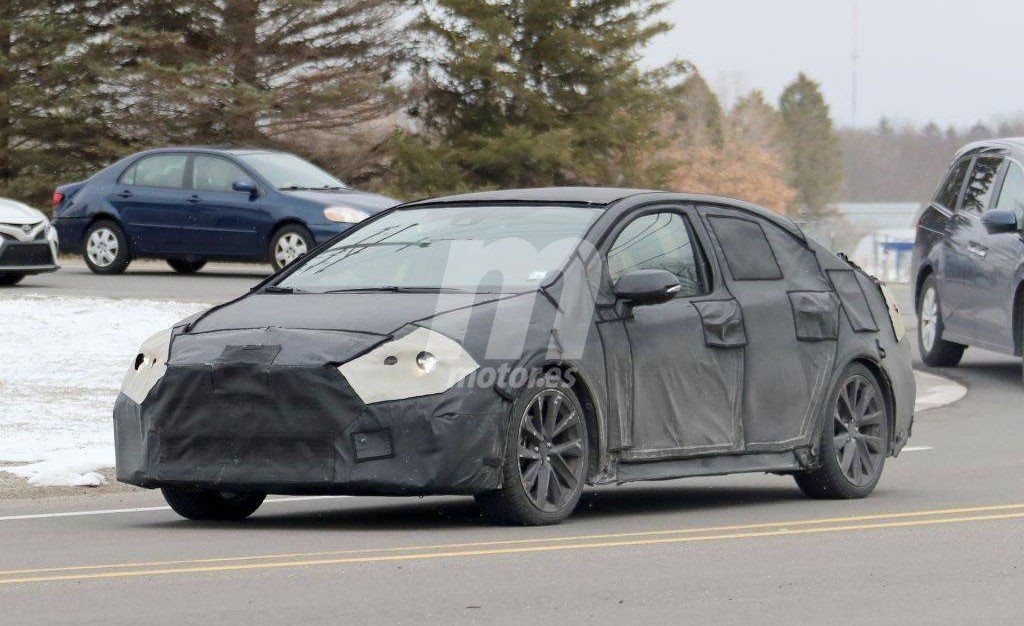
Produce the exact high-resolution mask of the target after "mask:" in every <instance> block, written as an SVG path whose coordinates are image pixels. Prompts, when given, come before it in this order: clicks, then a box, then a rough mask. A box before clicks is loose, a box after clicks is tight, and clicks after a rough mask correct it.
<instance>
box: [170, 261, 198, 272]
mask: <svg viewBox="0 0 1024 626" xmlns="http://www.w3.org/2000/svg"><path fill="white" fill-rule="evenodd" d="M167 264H168V265H170V266H171V268H172V269H173V270H174V271H175V272H178V273H179V274H195V273H196V272H198V271H199V270H201V269H203V266H204V265H206V259H167Z"/></svg>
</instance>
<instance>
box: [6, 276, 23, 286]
mask: <svg viewBox="0 0 1024 626" xmlns="http://www.w3.org/2000/svg"><path fill="white" fill-rule="evenodd" d="M23 278H25V275H24V274H0V287H11V286H13V285H17V284H18V283H20V282H21V280H22V279H23Z"/></svg>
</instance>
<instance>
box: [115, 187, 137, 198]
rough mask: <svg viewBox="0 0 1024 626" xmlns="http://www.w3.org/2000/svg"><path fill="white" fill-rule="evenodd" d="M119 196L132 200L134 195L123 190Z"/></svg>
mask: <svg viewBox="0 0 1024 626" xmlns="http://www.w3.org/2000/svg"><path fill="white" fill-rule="evenodd" d="M117 195H118V196H120V197H122V198H131V197H132V195H134V194H132V192H131V191H129V190H127V189H124V190H122V191H121V193H119V194H117Z"/></svg>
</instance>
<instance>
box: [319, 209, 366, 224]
mask: <svg viewBox="0 0 1024 626" xmlns="http://www.w3.org/2000/svg"><path fill="white" fill-rule="evenodd" d="M324 217H326V218H327V219H329V220H331V221H332V222H346V223H349V224H358V223H359V222H361V221H363V220H365V219H366V218H368V217H370V214H369V213H367V212H366V211H360V210H359V209H353V208H352V207H348V206H329V207H327V208H326V209H324Z"/></svg>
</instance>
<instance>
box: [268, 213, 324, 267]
mask: <svg viewBox="0 0 1024 626" xmlns="http://www.w3.org/2000/svg"><path fill="white" fill-rule="evenodd" d="M287 226H301V227H303V228H305V229H306V230H308V231H309V233H310V235H312V234H313V231H312V230H310V228H309V224H307V223H306V222H304V221H302V220H301V219H299V218H297V217H294V216H291V215H289V216H287V217H282V218H280V219H278V220H277V221H276V222H274V223H273V225H271V226H270V228H269V229H268V230H267V234H266V236H265V237H264V238H263V256H264V260H269V259H270V257H271V254H272V253H271V251H270V244H271V243H272V242H273V241H274V237H276V236H277V233H279V232H281V229H282V228H285V227H287ZM309 245H310V250H312V249H313V246H315V245H316V240H315V239H314V240H313V241H310V242H309Z"/></svg>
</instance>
